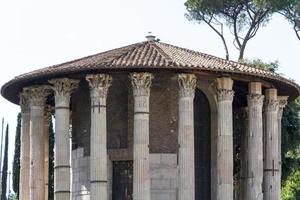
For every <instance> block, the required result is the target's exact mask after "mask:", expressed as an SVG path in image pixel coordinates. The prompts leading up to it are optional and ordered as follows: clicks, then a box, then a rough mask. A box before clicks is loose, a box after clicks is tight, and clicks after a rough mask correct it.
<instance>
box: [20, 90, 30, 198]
mask: <svg viewBox="0 0 300 200" xmlns="http://www.w3.org/2000/svg"><path fill="white" fill-rule="evenodd" d="M20 106H21V115H22V121H21V158H20V166H21V169H20V184H19V190H20V194H19V196H20V200H28V199H30V196H29V194H30V193H29V176H30V134H29V131H30V108H29V91H28V90H23V91H22V92H21V93H20Z"/></svg>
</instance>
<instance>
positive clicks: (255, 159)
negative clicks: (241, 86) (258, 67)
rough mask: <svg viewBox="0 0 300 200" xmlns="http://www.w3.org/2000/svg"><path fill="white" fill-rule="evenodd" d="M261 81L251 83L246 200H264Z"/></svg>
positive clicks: (262, 98) (262, 97)
mask: <svg viewBox="0 0 300 200" xmlns="http://www.w3.org/2000/svg"><path fill="white" fill-rule="evenodd" d="M261 91H262V87H261V83H260V82H251V83H249V95H248V110H249V119H248V123H249V125H248V127H249V128H248V131H247V136H246V137H247V142H248V145H247V147H248V149H247V154H246V160H247V170H246V177H245V179H246V180H245V181H246V191H245V192H246V195H245V200H262V199H263V193H262V182H263V126H262V125H263V124H262V123H263V118H262V107H263V100H264V96H263V95H262V92H261Z"/></svg>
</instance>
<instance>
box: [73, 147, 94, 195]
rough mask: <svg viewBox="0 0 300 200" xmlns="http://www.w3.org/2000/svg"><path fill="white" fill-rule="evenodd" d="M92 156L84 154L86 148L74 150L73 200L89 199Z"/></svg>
mask: <svg viewBox="0 0 300 200" xmlns="http://www.w3.org/2000/svg"><path fill="white" fill-rule="evenodd" d="M89 173H90V157H89V156H84V149H83V148H78V149H75V150H73V151H72V200H89V199H90V195H89V190H90V179H89V177H90V174H89Z"/></svg>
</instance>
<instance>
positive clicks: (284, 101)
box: [277, 96, 288, 199]
mask: <svg viewBox="0 0 300 200" xmlns="http://www.w3.org/2000/svg"><path fill="white" fill-rule="evenodd" d="M287 100H288V96H278V102H279V108H278V162H279V173H278V179H277V184H278V186H277V187H278V188H280V189H281V176H282V158H281V138H282V135H281V132H282V130H281V129H282V126H281V125H282V124H281V123H282V121H281V120H282V114H283V109H284V107H285V106H286V105H287ZM280 199H281V194H280Z"/></svg>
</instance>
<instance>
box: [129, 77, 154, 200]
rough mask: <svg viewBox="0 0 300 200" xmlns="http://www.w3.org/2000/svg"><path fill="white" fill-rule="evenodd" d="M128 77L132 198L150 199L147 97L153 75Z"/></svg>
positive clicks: (135, 199)
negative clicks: (130, 88)
mask: <svg viewBox="0 0 300 200" xmlns="http://www.w3.org/2000/svg"><path fill="white" fill-rule="evenodd" d="M130 77H131V82H132V86H133V95H134V125H133V126H134V128H133V138H134V139H133V140H134V144H133V199H134V200H150V199H151V194H150V193H151V191H150V173H149V97H150V86H151V80H152V78H153V76H152V75H151V74H150V73H133V74H131V75H130Z"/></svg>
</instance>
